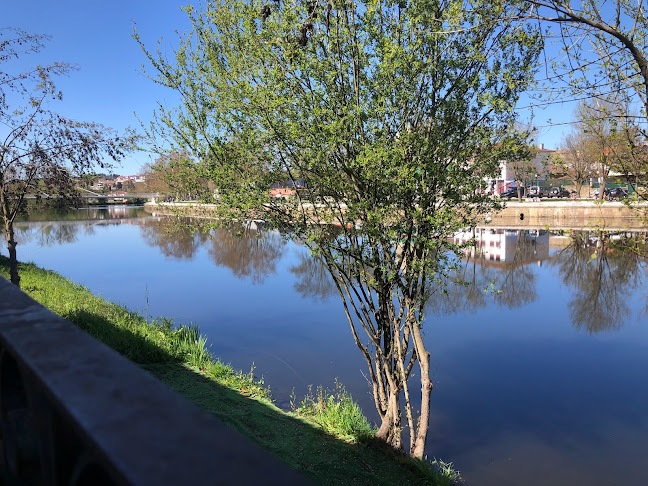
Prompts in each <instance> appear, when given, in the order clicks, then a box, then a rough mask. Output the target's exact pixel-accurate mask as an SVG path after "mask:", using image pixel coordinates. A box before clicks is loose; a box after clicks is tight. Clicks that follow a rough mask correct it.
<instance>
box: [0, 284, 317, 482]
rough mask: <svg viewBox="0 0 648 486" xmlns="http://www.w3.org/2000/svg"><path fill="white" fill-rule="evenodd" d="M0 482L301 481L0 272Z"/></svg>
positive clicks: (283, 466)
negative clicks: (51, 310) (30, 295)
mask: <svg viewBox="0 0 648 486" xmlns="http://www.w3.org/2000/svg"><path fill="white" fill-rule="evenodd" d="M0 434H1V440H0V469H1V470H2V476H1V477H0V484H26V485H31V484H38V485H40V484H43V485H47V486H49V485H52V486H54V485H56V486H58V485H78V486H82V485H84V486H85V485H88V486H90V485H92V486H103V485H155V486H162V485H174V486H175V485H194V484H195V485H205V484H276V485H290V484H306V483H307V481H306V480H305V479H303V478H302V477H300V476H299V475H298V474H297V473H296V472H294V471H292V470H291V469H289V468H288V467H287V466H285V465H284V464H281V463H279V462H277V461H276V460H275V459H274V458H272V457H271V456H270V455H269V454H268V453H267V452H266V451H264V450H262V449H261V448H259V447H258V446H256V445H255V444H253V443H251V442H250V441H249V440H248V439H246V438H245V437H243V436H242V435H240V434H238V433H237V432H235V431H234V430H232V429H230V428H229V427H227V426H225V425H224V424H223V423H221V422H220V421H218V420H217V419H216V418H215V417H213V416H211V415H209V414H207V413H205V412H203V411H202V410H200V409H198V408H197V407H195V406H194V405H193V404H191V403H189V402H188V401H187V400H185V399H184V398H183V397H181V396H180V395H178V394H176V393H175V392H173V391H172V390H170V389H169V388H167V387H166V386H165V385H163V384H162V383H160V382H159V381H157V380H156V379H155V378H153V377H152V376H151V375H149V374H148V373H146V372H145V371H143V370H141V369H140V368H138V367H137V366H136V365H135V364H133V363H131V362H130V361H128V360H127V359H125V358H123V357H122V356H120V355H119V354H117V353H116V352H114V351H113V350H112V349H110V348H108V347H107V346H105V345H104V344H102V343H100V342H98V341H96V340H95V339H93V338H92V337H90V336H89V335H87V334H86V333H84V332H83V331H81V330H80V329H78V328H77V327H75V326H74V325H73V324H71V323H69V322H67V321H65V320H63V319H61V318H60V317H58V316H56V315H54V314H53V313H52V312H50V311H49V310H47V309H45V308H44V307H42V306H41V305H40V304H38V303H37V302H35V301H34V300H32V299H31V298H29V297H28V296H27V295H25V294H24V293H23V292H21V291H20V290H19V289H17V288H16V287H15V286H13V285H12V284H10V283H9V282H8V281H7V280H5V279H4V278H2V277H0Z"/></svg>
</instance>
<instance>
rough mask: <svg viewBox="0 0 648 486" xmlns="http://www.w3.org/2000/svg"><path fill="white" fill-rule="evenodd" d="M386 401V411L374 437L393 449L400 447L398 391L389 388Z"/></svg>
mask: <svg viewBox="0 0 648 486" xmlns="http://www.w3.org/2000/svg"><path fill="white" fill-rule="evenodd" d="M388 403H389V405H388V406H387V413H386V414H385V416H384V417H383V419H382V423H381V424H380V428H379V429H378V432H376V438H378V439H380V440H383V441H385V442H387V443H388V444H389V445H391V446H392V447H393V448H394V449H400V448H401V447H402V444H401V427H400V401H399V400H398V391H394V390H392V389H391V388H390V390H389V398H388Z"/></svg>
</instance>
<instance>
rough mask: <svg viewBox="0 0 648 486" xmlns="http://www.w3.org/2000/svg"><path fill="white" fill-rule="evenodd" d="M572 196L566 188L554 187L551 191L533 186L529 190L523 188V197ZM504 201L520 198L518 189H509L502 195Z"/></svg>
mask: <svg viewBox="0 0 648 486" xmlns="http://www.w3.org/2000/svg"><path fill="white" fill-rule="evenodd" d="M571 196H572V194H571V193H570V192H569V191H568V190H567V189H565V188H564V187H552V188H550V189H549V190H547V189H545V188H544V187H541V186H531V187H529V188H528V190H525V188H524V187H523V188H522V197H556V198H561V197H571ZM500 197H501V198H503V199H512V198H515V197H518V188H517V187H513V188H511V189H507V190H506V191H504V192H502V193H501V194H500Z"/></svg>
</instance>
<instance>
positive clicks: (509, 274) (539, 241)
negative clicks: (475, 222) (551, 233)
mask: <svg viewBox="0 0 648 486" xmlns="http://www.w3.org/2000/svg"><path fill="white" fill-rule="evenodd" d="M488 235H495V236H497V237H499V239H500V241H498V242H497V245H495V246H496V248H498V249H499V250H501V253H502V255H500V256H501V258H497V259H494V258H493V251H492V250H491V248H492V247H491V246H489V245H488V244H485V243H490V241H488V238H487V237H485V235H484V234H483V231H482V232H481V234H480V230H477V229H476V230H472V231H471V232H470V234H469V235H468V236H469V238H468V239H472V245H473V246H471V247H469V248H467V249H466V251H465V255H466V257H465V260H464V264H463V265H462V266H461V267H459V268H457V269H456V270H455V272H454V273H453V274H451V275H450V277H449V280H450V284H449V285H444V286H443V291H438V292H435V293H434V294H432V296H431V297H430V299H429V300H428V302H427V304H426V308H425V309H426V313H432V314H452V313H456V312H472V313H474V312H476V311H477V310H478V309H480V308H484V307H486V306H488V305H489V304H491V303H493V302H495V303H497V304H499V305H501V306H505V307H508V308H517V307H521V306H523V305H526V304H529V303H531V302H534V301H535V300H536V299H537V298H538V293H537V290H536V286H537V283H536V275H535V272H533V270H532V267H531V265H532V264H535V263H538V262H542V261H543V260H544V258H545V256H548V235H547V234H546V233H541V234H539V235H538V234H530V233H529V232H527V231H509V230H506V231H501V232H498V233H490V232H489V233H488ZM466 240H467V238H466V235H465V234H464V235H463V239H462V241H464V242H465V241H466ZM545 240H546V242H545ZM544 246H546V248H544ZM541 247H542V248H541ZM539 248H540V251H539Z"/></svg>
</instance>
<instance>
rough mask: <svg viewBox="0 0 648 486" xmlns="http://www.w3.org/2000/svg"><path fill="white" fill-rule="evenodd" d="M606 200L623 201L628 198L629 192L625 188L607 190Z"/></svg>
mask: <svg viewBox="0 0 648 486" xmlns="http://www.w3.org/2000/svg"><path fill="white" fill-rule="evenodd" d="M605 197H606V199H623V198H624V197H628V191H627V190H626V189H624V188H623V187H615V188H613V189H606V190H605Z"/></svg>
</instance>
